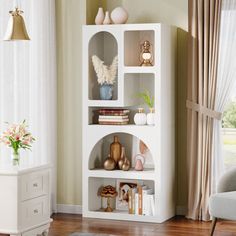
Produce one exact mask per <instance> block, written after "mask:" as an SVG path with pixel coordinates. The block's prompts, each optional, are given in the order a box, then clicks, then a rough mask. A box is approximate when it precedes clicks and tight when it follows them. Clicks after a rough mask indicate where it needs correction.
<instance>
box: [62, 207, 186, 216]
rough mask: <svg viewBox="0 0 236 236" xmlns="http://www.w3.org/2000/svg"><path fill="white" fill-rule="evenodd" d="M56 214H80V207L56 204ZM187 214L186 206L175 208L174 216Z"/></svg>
mask: <svg viewBox="0 0 236 236" xmlns="http://www.w3.org/2000/svg"><path fill="white" fill-rule="evenodd" d="M57 213H67V214H82V206H81V205H67V204H57ZM186 214H187V207H186V206H177V207H176V215H179V216H185V215H186Z"/></svg>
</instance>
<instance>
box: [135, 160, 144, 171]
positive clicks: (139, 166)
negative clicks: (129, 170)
mask: <svg viewBox="0 0 236 236" xmlns="http://www.w3.org/2000/svg"><path fill="white" fill-rule="evenodd" d="M134 169H135V170H137V171H142V170H143V163H142V161H141V160H137V161H136V163H135V167H134Z"/></svg>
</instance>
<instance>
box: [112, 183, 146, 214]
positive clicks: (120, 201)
mask: <svg viewBox="0 0 236 236" xmlns="http://www.w3.org/2000/svg"><path fill="white" fill-rule="evenodd" d="M138 185H143V181H139V180H127V179H117V180H116V191H117V193H118V195H117V197H116V209H117V210H122V211H128V207H129V206H128V203H129V196H128V191H129V189H131V188H137V186H138Z"/></svg>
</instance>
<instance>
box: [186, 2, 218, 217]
mask: <svg viewBox="0 0 236 236" xmlns="http://www.w3.org/2000/svg"><path fill="white" fill-rule="evenodd" d="M188 3H189V36H190V38H189V58H188V63H189V65H188V94H187V96H188V98H187V99H188V100H187V104H186V105H187V108H188V112H187V122H188V124H187V126H188V129H187V132H188V133H187V137H188V138H187V140H188V141H187V142H188V143H187V155H188V174H189V186H188V187H189V194H188V214H187V218H191V219H195V220H197V219H198V220H209V219H210V217H209V213H208V199H209V196H210V194H211V190H212V186H211V178H212V158H213V157H212V150H213V149H212V143H213V121H214V119H221V114H220V113H218V112H217V111H214V107H215V97H216V82H217V64H218V51H219V32H220V15H221V3H222V0H189V1H188Z"/></svg>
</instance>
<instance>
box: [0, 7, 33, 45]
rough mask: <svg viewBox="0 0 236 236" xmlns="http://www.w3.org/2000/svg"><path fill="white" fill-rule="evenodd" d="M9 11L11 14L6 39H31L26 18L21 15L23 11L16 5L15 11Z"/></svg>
mask: <svg viewBox="0 0 236 236" xmlns="http://www.w3.org/2000/svg"><path fill="white" fill-rule="evenodd" d="M9 13H10V15H11V16H10V19H9V21H8V26H7V31H6V34H5V37H4V40H5V41H12V40H30V38H29V35H28V33H27V30H26V27H25V22H24V18H23V17H22V16H21V14H22V13H23V11H21V10H20V9H19V8H18V7H16V8H15V10H14V11H10V12H9Z"/></svg>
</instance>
